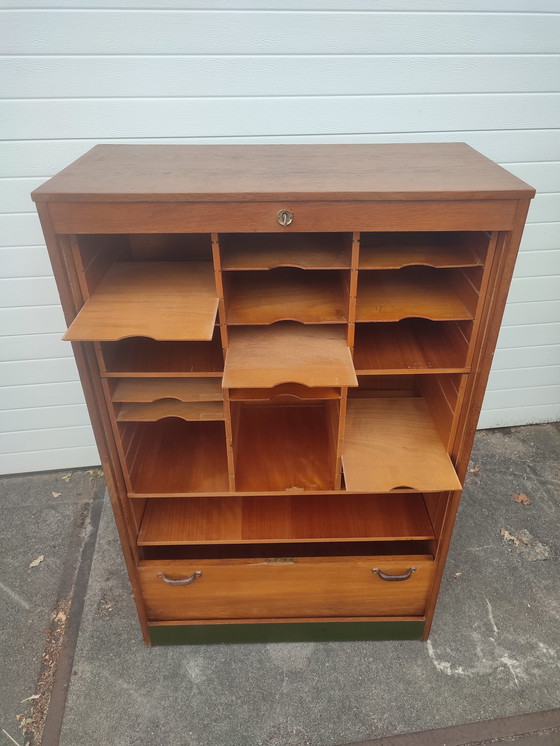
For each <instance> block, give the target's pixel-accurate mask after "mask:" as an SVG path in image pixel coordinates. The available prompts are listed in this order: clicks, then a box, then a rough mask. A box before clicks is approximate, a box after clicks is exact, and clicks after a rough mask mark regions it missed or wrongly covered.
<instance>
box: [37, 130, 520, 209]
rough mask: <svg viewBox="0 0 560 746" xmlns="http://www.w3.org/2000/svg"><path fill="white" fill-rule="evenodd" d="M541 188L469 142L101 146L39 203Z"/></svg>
mask: <svg viewBox="0 0 560 746" xmlns="http://www.w3.org/2000/svg"><path fill="white" fill-rule="evenodd" d="M533 195H534V189H533V188H532V187H530V186H529V185H528V184H526V183H525V182H523V181H521V180H520V179H518V178H517V177H516V176H513V174H510V173H509V172H508V171H506V170H505V169H503V168H501V167H500V166H498V165H497V164H496V163H494V162H493V161H491V160H489V159H488V158H486V157H485V156H483V155H481V154H480V153H478V152H477V151H476V150H473V149H472V148H471V147H470V146H468V145H467V144H466V143H410V144H386V145H361V144H360V145H97V146H96V147H94V148H93V149H92V150H90V151H89V152H87V153H86V154H85V155H83V156H82V157H81V158H79V159H78V160H77V161H74V163H72V164H71V165H69V166H68V167H67V168H65V169H64V170H63V171H61V172H60V173H58V174H57V175H56V176H54V177H53V178H52V179H50V180H49V181H47V182H46V183H45V184H43V185H42V186H40V187H39V188H38V189H36V190H35V191H34V192H33V194H32V197H33V200H34V201H36V202H43V201H52V202H61V201H62V202H180V201H189V202H229V201H234V202H247V201H270V200H287V199H289V200H291V201H307V200H327V201H335V200H374V201H377V200H441V199H444V200H455V199H461V200H464V199H466V200H485V199H522V198H530V197H532V196H533Z"/></svg>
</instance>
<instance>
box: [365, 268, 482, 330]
mask: <svg viewBox="0 0 560 746" xmlns="http://www.w3.org/2000/svg"><path fill="white" fill-rule="evenodd" d="M475 279H476V278H475ZM477 300H478V294H477V292H476V289H475V288H474V286H473V284H472V283H471V282H470V280H469V278H468V276H467V275H466V274H465V270H454V269H432V268H431V267H405V269H398V270H391V269H388V270H363V271H360V274H359V279H358V297H357V303H356V321H400V320H401V319H405V318H410V317H418V318H425V319H431V320H432V321H460V320H471V319H473V318H474V315H475V311H476V302H477Z"/></svg>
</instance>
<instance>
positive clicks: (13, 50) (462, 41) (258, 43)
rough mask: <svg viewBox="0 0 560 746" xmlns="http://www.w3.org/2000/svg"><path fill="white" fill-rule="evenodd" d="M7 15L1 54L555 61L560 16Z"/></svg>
mask: <svg viewBox="0 0 560 746" xmlns="http://www.w3.org/2000/svg"><path fill="white" fill-rule="evenodd" d="M84 15H85V14H84V12H83V11H79V10H67V11H64V10H61V11H59V12H56V13H52V12H43V11H36V12H33V13H29V12H20V11H5V12H4V13H2V26H3V37H4V44H3V46H4V51H5V54H158V53H161V51H162V50H165V52H166V54H298V53H303V54H324V53H328V54H335V53H339V54H370V53H371V51H372V50H375V52H376V54H396V53H399V54H414V53H417V54H418V53H428V54H432V53H439V54H444V53H451V54H459V53H484V52H487V51H488V50H492V51H494V52H502V53H506V54H507V53H508V52H510V51H511V50H512V49H515V50H516V52H518V53H524V54H530V53H540V54H544V53H557V52H558V51H560V46H559V39H560V16H558V15H539V14H534V15H532V14H531V15H525V14H520V15H514V14H511V15H508V17H507V33H504V18H503V17H502V16H501V14H494V13H484V14H477V13H475V14H471V13H465V14H461V13H441V14H436V15H430V14H426V13H412V14H410V13H406V12H405V13H360V12H355V13H347V12H324V13H313V12H310V13H306V12H296V13H292V12H282V14H281V15H277V14H274V13H254V12H251V11H247V12H235V13H212V12H194V13H192V12H188V11H186V12H173V11H169V12H166V13H162V12H160V11H157V10H153V11H147V12H135V11H133V10H128V11H126V10H125V11H121V10H116V11H113V12H105V11H103V10H100V11H95V12H89V13H87V33H84V29H85V23H86V22H85V20H84Z"/></svg>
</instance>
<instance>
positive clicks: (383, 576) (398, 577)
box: [372, 567, 416, 581]
mask: <svg viewBox="0 0 560 746" xmlns="http://www.w3.org/2000/svg"><path fill="white" fill-rule="evenodd" d="M372 572H373V573H375V574H376V575H377V576H378V577H379V578H380V579H381V580H388V581H397V580H408V579H409V578H411V577H412V573H413V572H416V568H415V567H409V568H408V570H407V571H406V572H405V573H403V575H387V573H386V572H383V570H380V569H379V568H378V567H374V568H373V570H372Z"/></svg>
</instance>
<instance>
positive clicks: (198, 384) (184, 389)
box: [111, 378, 224, 402]
mask: <svg viewBox="0 0 560 746" xmlns="http://www.w3.org/2000/svg"><path fill="white" fill-rule="evenodd" d="M223 398H224V396H223V392H222V387H221V382H220V381H218V380H216V379H215V378H122V379H121V380H119V381H117V383H116V385H115V388H114V390H113V393H112V394H111V400H112V401H114V402H154V401H157V400H158V399H177V400H178V401H182V402H203V401H204V402H207V401H222V400H223Z"/></svg>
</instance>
